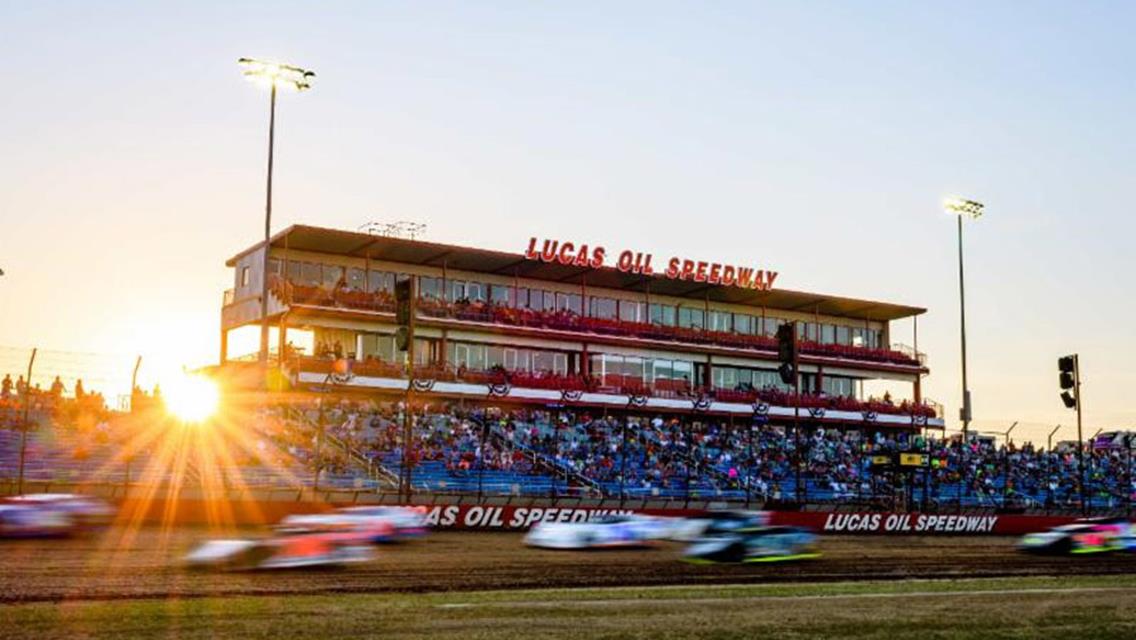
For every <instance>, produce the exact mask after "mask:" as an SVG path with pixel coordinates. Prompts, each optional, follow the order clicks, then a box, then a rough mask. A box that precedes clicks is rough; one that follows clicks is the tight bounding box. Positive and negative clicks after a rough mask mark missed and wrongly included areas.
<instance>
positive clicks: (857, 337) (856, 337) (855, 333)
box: [852, 327, 865, 347]
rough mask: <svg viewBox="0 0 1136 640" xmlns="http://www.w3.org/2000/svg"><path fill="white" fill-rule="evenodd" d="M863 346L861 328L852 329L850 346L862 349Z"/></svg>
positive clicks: (862, 331)
mask: <svg viewBox="0 0 1136 640" xmlns="http://www.w3.org/2000/svg"><path fill="white" fill-rule="evenodd" d="M864 345H865V341H864V329H863V328H862V327H852V346H853V347H862V346H864Z"/></svg>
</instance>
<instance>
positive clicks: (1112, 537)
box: [1018, 518, 1136, 555]
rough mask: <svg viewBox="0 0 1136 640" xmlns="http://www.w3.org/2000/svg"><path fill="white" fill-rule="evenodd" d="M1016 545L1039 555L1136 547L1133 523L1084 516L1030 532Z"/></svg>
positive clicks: (1125, 520)
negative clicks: (1048, 528)
mask: <svg viewBox="0 0 1136 640" xmlns="http://www.w3.org/2000/svg"><path fill="white" fill-rule="evenodd" d="M1018 549H1019V550H1021V551H1024V552H1026V553H1034V554H1038V555H1083V554H1089V553H1109V552H1113V551H1129V552H1132V551H1136V525H1133V524H1132V523H1131V522H1129V521H1128V520H1127V519H1125V518H1084V519H1082V520H1077V521H1076V522H1072V523H1070V524H1066V525H1061V526H1059V527H1054V528H1052V529H1050V530H1048V531H1042V532H1039V533H1030V534H1027V535H1025V536H1023V537H1022V539H1021V540H1019V541H1018Z"/></svg>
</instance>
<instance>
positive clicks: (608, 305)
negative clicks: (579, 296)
mask: <svg viewBox="0 0 1136 640" xmlns="http://www.w3.org/2000/svg"><path fill="white" fill-rule="evenodd" d="M590 299H591V316H592V317H593V318H604V319H607V320H614V319H615V307H616V305H615V300H612V299H611V298H598V297H596V296H590Z"/></svg>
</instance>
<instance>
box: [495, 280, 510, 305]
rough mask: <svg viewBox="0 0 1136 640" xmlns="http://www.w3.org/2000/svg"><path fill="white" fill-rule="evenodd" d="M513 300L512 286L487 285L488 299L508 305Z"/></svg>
mask: <svg viewBox="0 0 1136 640" xmlns="http://www.w3.org/2000/svg"><path fill="white" fill-rule="evenodd" d="M512 300H513V288H512V287H507V286H503V285H499V284H495V285H492V286H491V287H489V301H490V302H492V303H493V304H496V305H501V306H510V305H511V304H512Z"/></svg>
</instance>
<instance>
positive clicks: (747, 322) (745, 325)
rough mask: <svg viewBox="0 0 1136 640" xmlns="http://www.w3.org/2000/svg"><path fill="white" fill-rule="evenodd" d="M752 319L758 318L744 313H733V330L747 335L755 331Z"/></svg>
mask: <svg viewBox="0 0 1136 640" xmlns="http://www.w3.org/2000/svg"><path fill="white" fill-rule="evenodd" d="M754 320H758V318H754V317H753V316H749V315H746V314H744V313H735V314H734V332H735V333H740V334H742V335H747V336H748V335H752V334H754V333H756V331H754Z"/></svg>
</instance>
